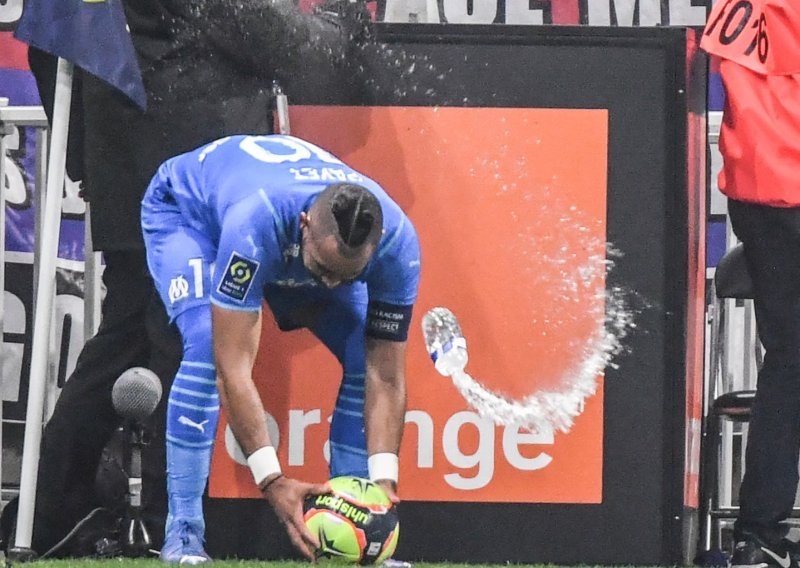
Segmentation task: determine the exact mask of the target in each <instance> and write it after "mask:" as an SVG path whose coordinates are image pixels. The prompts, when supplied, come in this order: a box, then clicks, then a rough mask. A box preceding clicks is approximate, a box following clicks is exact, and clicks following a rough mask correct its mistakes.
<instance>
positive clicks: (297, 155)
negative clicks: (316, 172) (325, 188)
mask: <svg viewBox="0 0 800 568" xmlns="http://www.w3.org/2000/svg"><path fill="white" fill-rule="evenodd" d="M269 146H272V148H274V149H275V150H280V153H275V152H272V151H270V149H269ZM276 146H277V147H276ZM239 147H240V148H241V149H242V150H244V151H245V152H246V153H247V154H249V155H250V156H252V157H253V158H255V159H256V160H259V161H261V162H266V163H268V164H280V163H283V162H299V161H301V160H308V159H310V158H311V157H312V156H314V157H315V158H317V159H318V160H321V161H323V162H327V163H329V164H341V163H342V162H341V161H339V160H338V159H337V158H336V157H335V156H333V155H331V154H329V153H328V152H326V151H325V150H322V149H321V148H317V147H316V146H314V145H313V144H309V143H308V142H305V141H303V140H300V139H298V138H284V137H279V136H269V137H267V136H248V137H247V138H245V139H244V140H242V141H241V142H240V143H239Z"/></svg>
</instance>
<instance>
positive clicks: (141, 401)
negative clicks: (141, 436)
mask: <svg viewBox="0 0 800 568" xmlns="http://www.w3.org/2000/svg"><path fill="white" fill-rule="evenodd" d="M161 394H162V389H161V381H160V380H159V379H158V377H157V376H156V374H155V373H154V372H153V371H151V370H150V369H145V368H144V367H132V368H130V369H128V370H127V371H125V372H124V373H122V374H121V375H120V376H119V378H118V379H117V380H116V382H115V383H114V387H113V388H112V389H111V401H112V403H113V404H114V410H116V411H117V414H119V415H120V416H122V417H123V418H125V419H126V420H131V421H133V422H143V421H144V420H147V418H148V417H149V416H150V415H151V414H153V411H154V410H155V409H156V406H158V403H159V401H160V400H161Z"/></svg>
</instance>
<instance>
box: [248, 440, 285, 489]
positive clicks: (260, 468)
mask: <svg viewBox="0 0 800 568" xmlns="http://www.w3.org/2000/svg"><path fill="white" fill-rule="evenodd" d="M247 465H248V466H250V471H251V472H252V473H253V479H254V480H255V482H256V485H261V482H262V481H264V480H265V479H266V478H268V477H269V476H270V475H273V474H275V473H281V464H280V462H278V454H276V453H275V448H274V447H272V446H264V447H263V448H258V449H257V450H256V451H255V452H253V453H252V454H250V455H249V456H248V458H247Z"/></svg>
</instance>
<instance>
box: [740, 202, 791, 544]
mask: <svg viewBox="0 0 800 568" xmlns="http://www.w3.org/2000/svg"><path fill="white" fill-rule="evenodd" d="M728 209H729V213H730V219H731V224H732V226H733V230H734V232H735V233H736V235H737V236H738V237H739V239H740V240H741V241H742V242H743V243H744V251H745V258H746V260H747V265H748V268H749V270H750V273H751V275H752V278H753V286H754V295H755V312H756V322H757V326H758V333H759V335H760V337H761V341H762V343H763V345H764V348H765V356H764V365H763V367H762V368H761V370H760V372H759V374H758V384H757V387H756V397H755V401H754V403H753V415H752V419H751V421H750V427H749V437H748V441H747V449H746V453H745V476H744V479H743V481H742V486H741V489H740V494H739V497H740V505H741V511H740V515H739V518H738V520H737V522H736V525H735V533H736V534H737V538H738V536H739V535H741V532H742V531H743V530H750V531H755V532H757V533H759V534H761V535H762V536H764V537H765V538H768V539H774V538H777V537H779V536H780V535H781V534H782V532H781V531H780V528H779V523H780V522H781V521H783V520H785V519H786V518H787V517H788V516H789V514H790V513H791V509H792V506H793V504H794V500H795V493H796V491H797V483H798V459H800V207H796V208H777V207H768V206H763V205H754V204H748V203H743V202H740V201H734V200H730V201H729V202H728Z"/></svg>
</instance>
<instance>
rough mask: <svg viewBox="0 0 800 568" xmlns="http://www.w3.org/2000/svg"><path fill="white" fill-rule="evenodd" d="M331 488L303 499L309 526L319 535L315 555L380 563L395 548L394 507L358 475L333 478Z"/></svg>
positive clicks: (385, 497) (377, 487) (370, 483)
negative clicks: (318, 544)
mask: <svg viewBox="0 0 800 568" xmlns="http://www.w3.org/2000/svg"><path fill="white" fill-rule="evenodd" d="M330 486H331V489H332V491H331V492H330V493H326V494H324V495H310V496H309V497H308V498H306V502H305V507H304V512H305V522H306V526H307V527H308V529H309V530H310V531H311V532H312V533H313V534H315V535H316V536H317V538H319V542H320V548H319V550H318V551H317V552H316V554H317V557H318V558H331V559H333V560H338V561H341V562H347V563H350V564H352V563H357V564H362V565H366V564H375V563H378V564H380V563H381V562H383V561H384V560H386V559H387V558H389V557H390V556H391V555H392V553H393V552H394V549H395V548H397V539H398V537H399V535H400V523H399V521H398V518H397V509H396V508H395V506H394V503H392V502H391V501H390V500H389V497H388V496H387V495H386V492H385V491H384V490H383V489H382V488H381V487H380V486H378V485H376V484H374V483H372V482H371V481H368V480H366V479H361V478H359V477H349V476H344V477H335V478H333V479H331V480H330Z"/></svg>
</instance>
